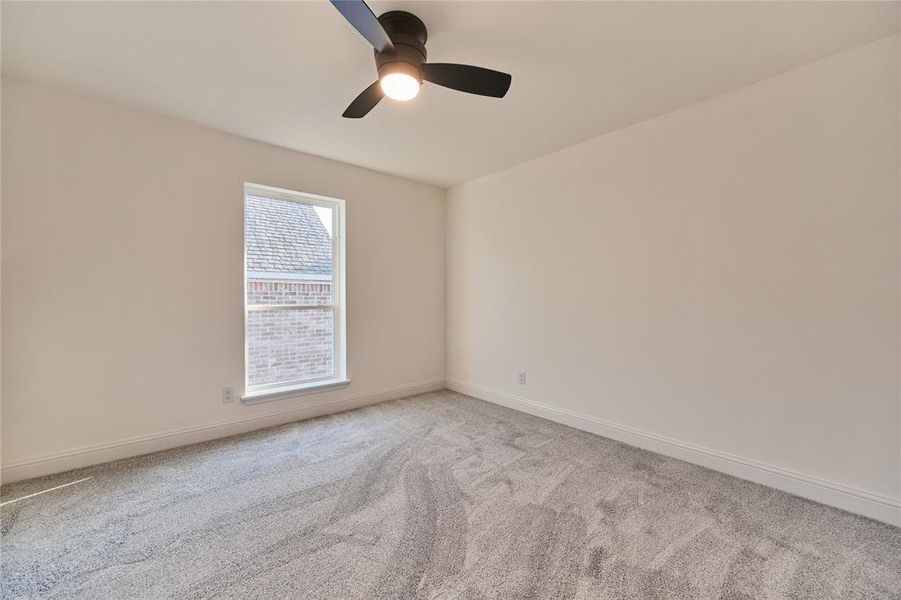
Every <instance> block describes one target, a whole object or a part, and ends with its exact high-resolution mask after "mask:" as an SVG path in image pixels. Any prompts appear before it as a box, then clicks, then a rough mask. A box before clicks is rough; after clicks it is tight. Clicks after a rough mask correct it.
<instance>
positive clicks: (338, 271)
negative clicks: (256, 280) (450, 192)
mask: <svg viewBox="0 0 901 600" xmlns="http://www.w3.org/2000/svg"><path fill="white" fill-rule="evenodd" d="M248 194H249V195H253V196H262V197H264V198H271V199H273V200H284V201H287V202H298V203H300V204H309V205H313V206H322V207H324V208H330V209H331V210H332V278H331V283H332V303H331V304H322V305H316V306H315V307H313V306H307V305H284V306H282V305H249V304H248V303H247V275H248V270H247V228H246V221H247V212H246V211H247V195H248ZM242 206H243V207H244V212H243V215H244V216H243V219H242V238H243V240H244V252H243V263H244V264H243V267H242V273H243V280H244V281H243V288H244V300H243V302H244V332H243V333H244V394H243V395H242V396H241V401H242V403H244V404H256V403H258V402H265V401H268V400H279V399H283V398H290V397H292V396H298V395H302V394H309V393H315V392H316V391H320V390H324V389H327V388H335V387H341V386H345V385H348V384H349V383H350V378H349V377H348V375H347V333H346V332H347V318H346V313H347V310H346V306H347V303H346V296H345V291H344V283H345V278H344V273H345V257H344V254H345V245H344V221H345V202H344V200H341V199H340V198H330V197H328V196H319V195H316V194H308V193H305V192H296V191H293V190H287V189H283V188H277V187H272V186H268V185H261V184H258V183H251V182H246V181H245V182H244V196H243V197H242ZM261 307H266V308H276V309H279V310H280V309H281V308H286V309H288V310H308V309H310V308H331V309H332V310H333V311H334V315H335V325H334V333H333V335H332V343H333V348H332V352H333V357H334V358H333V364H334V373H332V374H330V375H327V376H322V377H317V378H313V379H304V380H298V381H289V382H275V383H267V384H262V385H255V386H251V385H250V382H249V369H248V364H249V354H250V343H249V340H248V337H247V326H248V318H249V315H250V313H251V312H253V311H258V310H263V308H261Z"/></svg>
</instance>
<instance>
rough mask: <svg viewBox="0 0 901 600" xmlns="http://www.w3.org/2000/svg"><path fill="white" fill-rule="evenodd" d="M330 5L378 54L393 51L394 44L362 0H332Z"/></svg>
mask: <svg viewBox="0 0 901 600" xmlns="http://www.w3.org/2000/svg"><path fill="white" fill-rule="evenodd" d="M332 4H334V5H335V8H337V9H338V12H339V13H341V14H342V15H343V16H344V18H345V19H347V22H348V23H350V24H351V25H353V27H354V29H356V30H357V31H359V32H360V35H362V36H363V37H364V38H366V39H367V40H369V43H370V44H372V47H373V48H375V49H376V50H378V51H379V52H388V51H393V50H394V44H392V43H391V38H390V37H388V34H387V33H385V28H384V27H382V24H381V23H379V20H378V18H377V17H376V16H375V13H373V12H372V9H371V8H369V6H367V5H366V3H365V2H363V0H332Z"/></svg>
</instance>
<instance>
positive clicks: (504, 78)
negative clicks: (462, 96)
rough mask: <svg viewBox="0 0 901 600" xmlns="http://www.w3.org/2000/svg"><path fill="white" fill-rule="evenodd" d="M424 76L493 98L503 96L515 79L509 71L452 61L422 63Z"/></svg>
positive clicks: (433, 81)
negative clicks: (503, 71) (504, 71)
mask: <svg viewBox="0 0 901 600" xmlns="http://www.w3.org/2000/svg"><path fill="white" fill-rule="evenodd" d="M422 78H423V79H425V80H426V81H431V82H432V83H435V84H438V85H443V86H444V87H446V88H451V89H452V90H460V91H461V92H467V93H469V94H478V95H479V96H491V97H492V98H503V97H504V95H506V93H507V90H508V89H510V82H511V81H513V78H512V77H511V76H510V75H508V74H507V73H501V72H500V71H492V70H491V69H483V68H482V67H473V66H471V65H454V64H451V63H428V64H425V65H422Z"/></svg>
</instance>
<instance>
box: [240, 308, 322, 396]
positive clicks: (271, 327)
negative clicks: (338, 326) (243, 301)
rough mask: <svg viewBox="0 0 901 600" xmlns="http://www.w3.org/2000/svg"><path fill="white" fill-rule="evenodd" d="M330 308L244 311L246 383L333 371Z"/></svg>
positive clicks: (282, 379)
mask: <svg viewBox="0 0 901 600" xmlns="http://www.w3.org/2000/svg"><path fill="white" fill-rule="evenodd" d="M334 330H335V313H334V310H333V309H331V308H313V309H304V310H291V309H287V310H284V309H282V310H254V311H250V312H249V313H248V314H247V380H248V381H247V383H248V385H252V386H255V385H265V384H271V383H284V382H292V381H300V380H306V379H317V378H320V377H329V376H332V375H334V374H335V373H334V362H333V352H334V338H333V335H334Z"/></svg>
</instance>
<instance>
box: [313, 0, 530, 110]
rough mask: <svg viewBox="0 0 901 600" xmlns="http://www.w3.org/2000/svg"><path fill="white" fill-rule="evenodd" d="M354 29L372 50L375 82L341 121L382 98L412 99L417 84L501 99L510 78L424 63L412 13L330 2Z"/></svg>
mask: <svg viewBox="0 0 901 600" xmlns="http://www.w3.org/2000/svg"><path fill="white" fill-rule="evenodd" d="M331 2H332V4H333V5H335V8H337V9H338V12H340V13H341V14H342V15H343V16H344V18H345V19H347V20H348V22H349V23H350V24H351V25H353V27H354V29H356V30H357V31H359V32H360V34H361V35H362V36H363V37H364V38H366V39H367V40H368V41H369V43H370V44H372V46H373V48H375V66H376V69H377V70H378V75H379V78H378V80H376V81H375V83H373V84H372V85H370V86H369V87H368V88H366V89H365V90H363V91H362V92H361V93H360V95H359V96H357V97H356V98H355V99H354V101H353V102H351V103H350V106H348V107H347V110H345V111H344V114H343V115H342V116H343V117H346V118H348V119H359V118H361V117H365V116H366V114H367V113H368V112H369V111H370V110H372V109H373V108H375V105H376V104H378V103H379V101H380V100H381V99H382V98H383V97H384V96H388V97H389V98H392V99H394V100H412V99H413V98H415V97H416V95H417V94H419V88H420V87H421V86H422V82H423V81H429V82H431V83H434V84H436V85H441V86H444V87H446V88H451V89H453V90H459V91H461V92H467V93H469V94H478V95H479V96H491V97H493V98H503V97H504V96H505V95H506V93H507V90H508V89H510V82H511V81H512V79H513V78H512V77H511V76H510V75H509V74H507V73H501V72H500V71H493V70H491V69H485V68H482V67H473V66H471V65H457V64H451V63H428V62H426V50H425V43H426V40H427V39H428V32H427V31H426V28H425V23H423V22H422V20H421V19H420V18H419V17H417V16H416V15H414V14H412V13H408V12H406V11H403V10H392V11H390V12H386V13H385V14H383V15H381V16H379V17H376V16H375V13H373V12H372V9H370V8H369V6H367V5H366V3H365V2H363V0H331Z"/></svg>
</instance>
